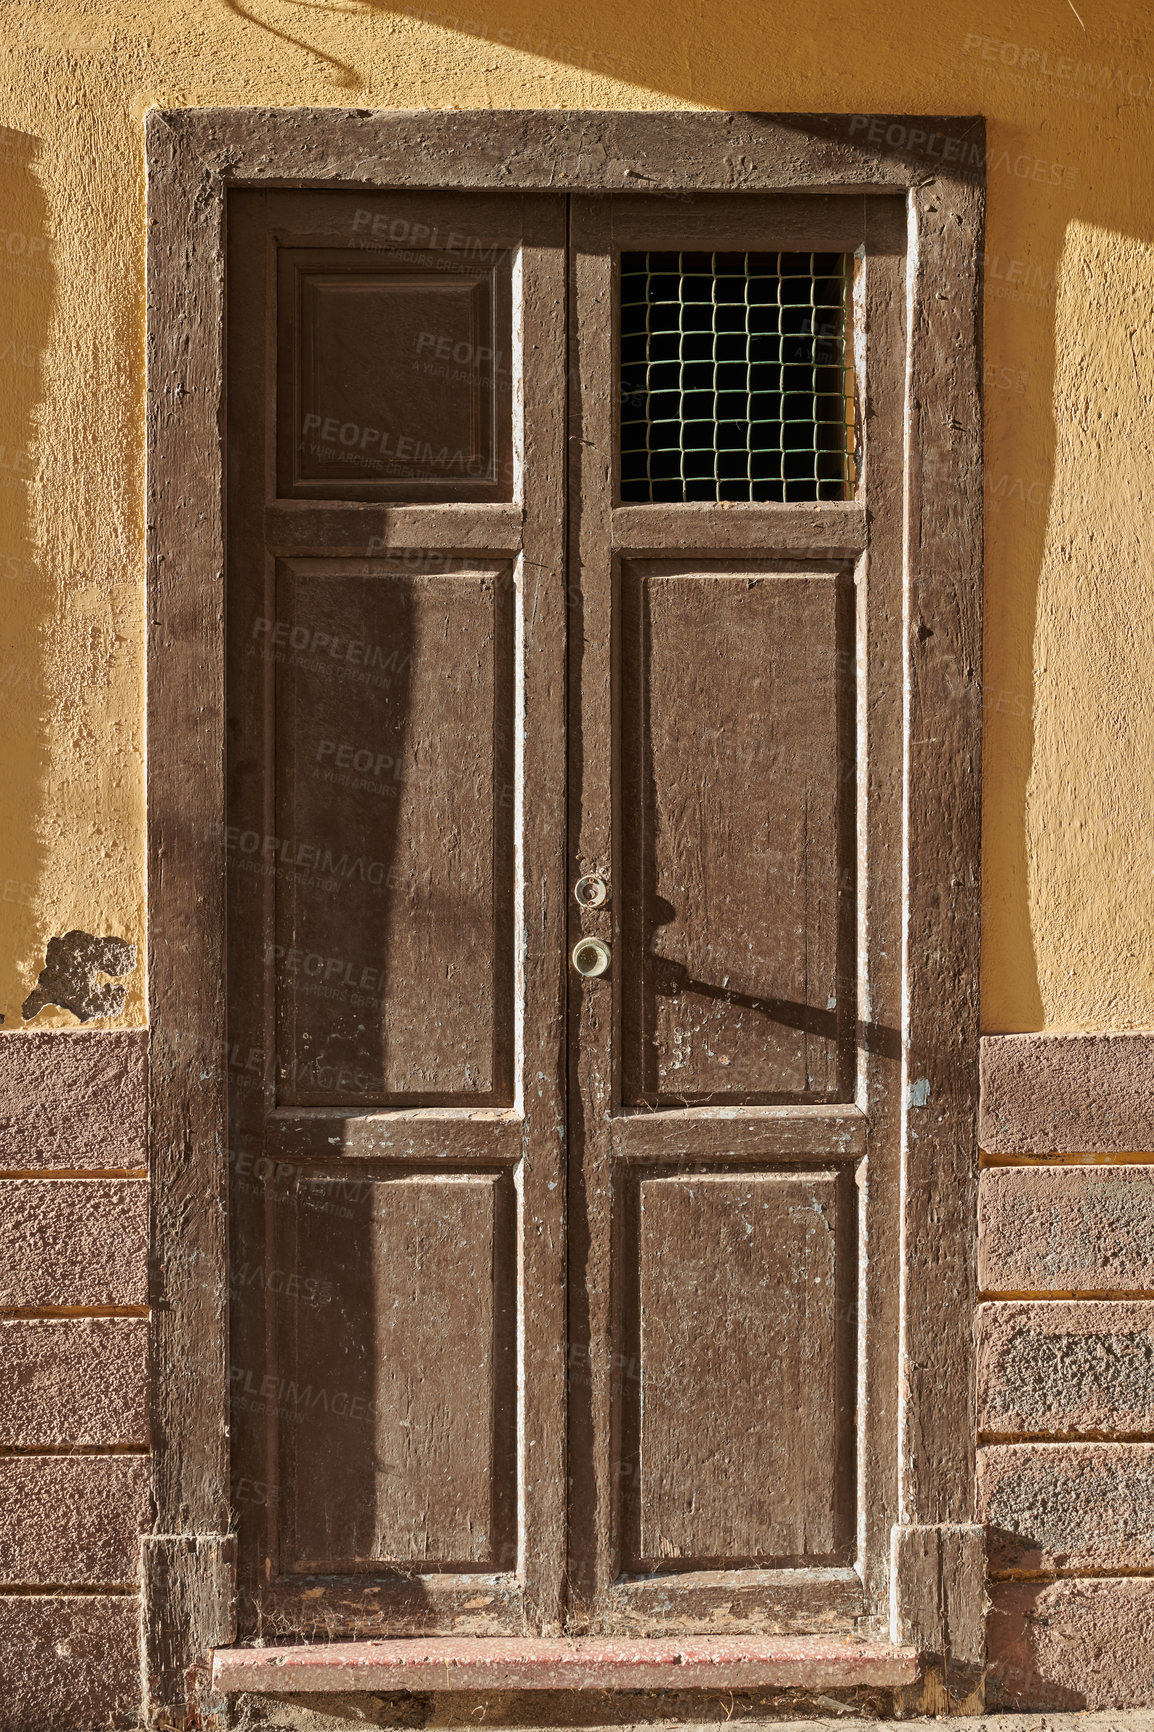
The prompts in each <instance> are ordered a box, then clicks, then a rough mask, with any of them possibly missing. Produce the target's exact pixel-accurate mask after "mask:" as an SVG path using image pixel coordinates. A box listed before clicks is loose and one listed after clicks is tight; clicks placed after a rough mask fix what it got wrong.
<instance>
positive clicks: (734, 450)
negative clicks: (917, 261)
mask: <svg viewBox="0 0 1154 1732" xmlns="http://www.w3.org/2000/svg"><path fill="white" fill-rule="evenodd" d="M852 265H853V261H852V258H850V257H848V256H847V255H845V254H842V253H705V252H701V253H696V252H695V253H683V252H653V253H624V254H622V258H621V498H622V499H623V500H629V501H633V500H649V501H653V502H672V501H678V500H781V501H789V500H807V499H808V500H814V499H846V498H848V497H849V496H850V495H851V494H852V492H853V485H854V399H853V364H852V351H851V346H850V328H849V327H850V320H849V304H850V303H849V288H850V284H851V282H852Z"/></svg>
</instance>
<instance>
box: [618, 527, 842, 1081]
mask: <svg viewBox="0 0 1154 1732" xmlns="http://www.w3.org/2000/svg"><path fill="white" fill-rule="evenodd" d="M620 584H621V615H622V652H621V705H622V723H621V777H622V810H621V840H620V847H621V862H622V877H623V883H622V909H623V922H624V940H625V943H624V951H623V964H622V966H623V976H622V993H623V996H624V1019H625V1028H624V1044H623V1054H622V1060H623V1083H622V1093H623V1099H624V1101H625V1102H626V1103H627V1104H640V1103H642V1102H648V1103H650V1104H655V1105H656V1104H666V1103H669V1102H680V1103H682V1104H686V1105H688V1104H690V1103H694V1102H701V1101H705V1102H708V1101H716V1102H720V1101H723V1100H733V1101H744V1102H745V1103H746V1104H751V1103H753V1102H755V1101H758V1100H769V1101H772V1100H788V1099H798V1100H800V1099H804V1098H807V1097H808V1098H817V1099H837V1098H842V1099H844V1098H845V1097H846V1093H847V1090H848V1087H849V1086H850V1084H851V1080H852V1079H851V1077H850V1076H849V1075H848V1074H847V1067H846V1066H845V1064H844V1063H842V1064H839V1059H840V1058H841V1057H842V1055H843V1054H844V1052H845V1047H846V1040H845V1035H846V1033H847V1032H849V1033H850V1034H851V1035H852V1015H853V984H854V982H853V970H852V943H853V920H852V913H853V903H852V898H851V897H850V896H849V895H847V894H845V891H846V889H847V888H848V887H849V886H850V885H852V883H853V877H854V866H855V853H856V850H855V849H854V846H853V817H854V751H855V741H854V737H853V714H854V712H853V667H854V662H855V646H854V640H853V633H854V618H853V580H852V571H851V570H850V569H848V568H842V569H841V570H839V569H838V568H837V567H835V566H826V567H824V568H823V567H821V566H817V565H813V566H808V567H807V566H805V565H802V564H800V563H793V564H791V563H790V562H788V561H783V562H779V563H778V564H777V565H766V564H762V563H759V564H731V563H728V562H726V563H720V562H718V563H715V562H711V561H708V560H698V561H695V562H684V561H678V562H673V561H658V560H636V561H634V560H630V561H624V562H623V564H622V570H621V579H620Z"/></svg>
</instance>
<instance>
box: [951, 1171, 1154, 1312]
mask: <svg viewBox="0 0 1154 1732" xmlns="http://www.w3.org/2000/svg"><path fill="white" fill-rule="evenodd" d="M978 1283H979V1285H980V1286H981V1287H982V1289H983V1290H984V1291H985V1292H987V1293H997V1292H1008V1293H1015V1292H1016V1293H1072V1292H1090V1293H1125V1292H1134V1291H1139V1292H1141V1291H1151V1290H1154V1167H1144V1166H1143V1167H1138V1166H1108V1167H991V1168H987V1170H986V1171H985V1172H983V1173H982V1175H981V1181H980V1189H979V1194H978Z"/></svg>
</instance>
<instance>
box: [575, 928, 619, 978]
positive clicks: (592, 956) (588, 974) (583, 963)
mask: <svg viewBox="0 0 1154 1732" xmlns="http://www.w3.org/2000/svg"><path fill="white" fill-rule="evenodd" d="M611 960H612V957H611V955H610V951H609V946H608V945H607V944H603V943H602V942H601V940H600V939H599V938H579V939H578V940H577V943H576V944H575V945H574V946H573V966H574V968H575V969H576V970H577V972H578V974H583V975H584V976H585V978H586V980H596V978H597V976H598V975H599V974H604V973H605V971H606V969H607V968H608V967H609V964H610V962H611Z"/></svg>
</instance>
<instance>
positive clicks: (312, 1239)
mask: <svg viewBox="0 0 1154 1732" xmlns="http://www.w3.org/2000/svg"><path fill="white" fill-rule="evenodd" d="M281 1212H282V1214H283V1215H284V1216H285V1217H286V1218H285V1220H284V1221H283V1228H284V1235H283V1238H281V1239H280V1240H279V1247H280V1249H282V1250H283V1253H284V1258H285V1261H286V1264H287V1266H289V1267H291V1268H292V1269H293V1270H294V1271H295V1274H296V1280H295V1282H294V1283H293V1288H292V1292H291V1294H290V1295H288V1296H287V1297H288V1300H289V1302H288V1303H287V1304H286V1305H284V1306H283V1307H282V1308H281V1310H280V1311H279V1312H278V1338H279V1339H278V1354H277V1361H278V1364H279V1365H280V1366H281V1367H282V1368H283V1370H282V1377H283V1380H284V1383H285V1387H286V1389H288V1390H290V1391H292V1392H293V1394H294V1395H295V1400H296V1407H297V1411H296V1413H295V1415H294V1419H293V1422H292V1423H291V1424H288V1425H285V1426H284V1427H282V1429H281V1451H282V1462H281V1468H282V1472H281V1483H282V1484H283V1486H284V1488H285V1498H284V1507H283V1509H282V1511H281V1518H282V1533H281V1539H282V1559H283V1567H284V1568H285V1570H286V1571H300V1572H304V1573H306V1574H315V1573H321V1574H334V1573H335V1574H342V1573H346V1572H349V1571H354V1570H374V1569H378V1568H380V1567H381V1566H394V1567H401V1568H416V1569H418V1570H421V1569H428V1568H436V1569H459V1570H462V1571H467V1570H471V1569H472V1570H475V1569H478V1568H487V1569H504V1570H508V1569H509V1568H510V1567H511V1566H512V1565H514V1564H515V1555H514V1553H515V1532H514V1509H513V1500H512V1493H513V1490H514V1486H513V1483H512V1479H513V1475H512V1468H513V1464H514V1460H515V1439H514V1437H513V1436H512V1435H511V1429H512V1426H513V1423H514V1419H515V1411H516V1400H515V1390H514V1388H513V1381H514V1377H515V1357H516V1341H515V1333H516V1292H515V1282H514V1279H513V1274H514V1270H515V1267H516V1237H515V1198H514V1195H513V1192H512V1187H511V1184H510V1182H509V1178H508V1176H507V1175H498V1174H494V1173H468V1174H462V1173H448V1174H440V1173H404V1172H402V1173H396V1172H394V1173H388V1172H385V1173H379V1174H374V1175H373V1176H372V1177H366V1178H365V1179H363V1180H361V1181H359V1182H358V1183H357V1184H356V1185H355V1186H352V1187H348V1188H347V1189H346V1191H345V1193H344V1195H343V1198H342V1202H341V1205H340V1206H339V1207H337V1208H335V1209H334V1208H333V1207H332V1198H331V1196H330V1194H329V1190H328V1187H327V1186H326V1183H325V1175H324V1174H323V1173H322V1172H319V1171H316V1170H314V1171H313V1173H312V1174H311V1175H310V1174H308V1173H307V1171H306V1172H305V1173H304V1174H302V1176H301V1179H300V1182H299V1184H298V1185H297V1186H296V1187H295V1189H294V1190H293V1191H292V1192H291V1193H290V1194H289V1195H288V1196H287V1197H286V1198H285V1206H284V1208H283V1209H282V1211H281ZM350 1420H351V1421H352V1423H351V1424H350V1423H348V1422H349V1421H350Z"/></svg>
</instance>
